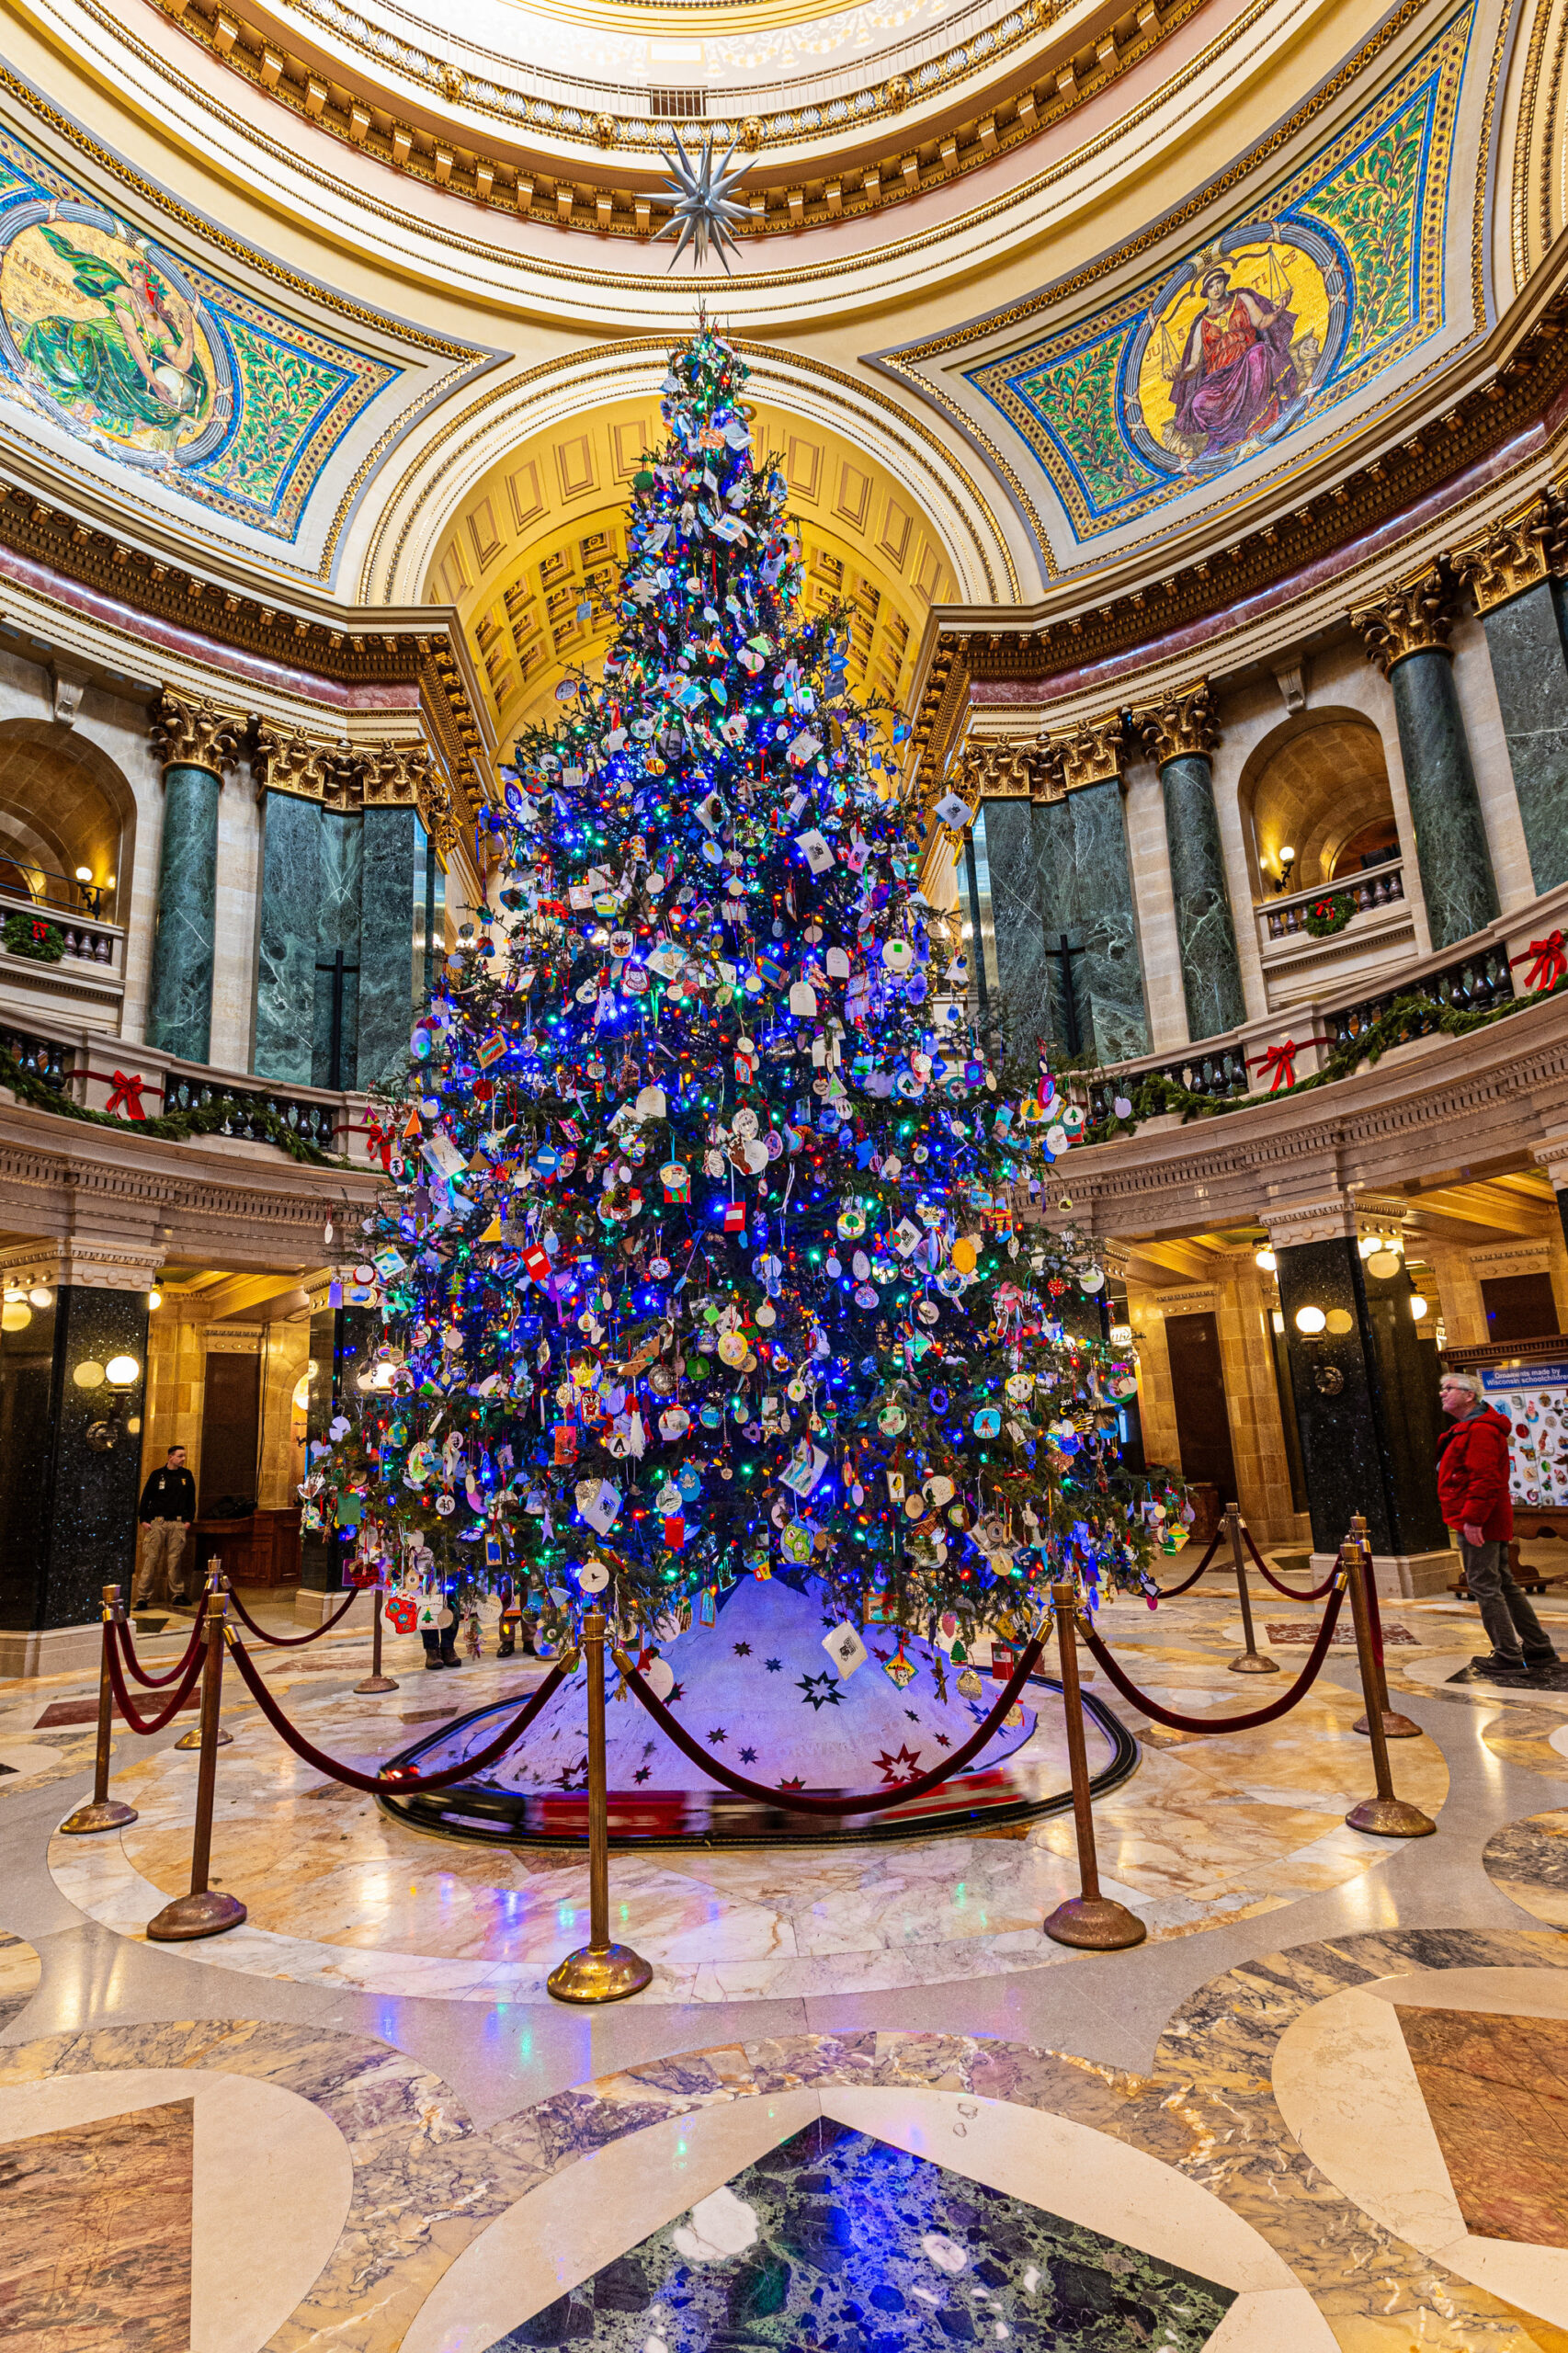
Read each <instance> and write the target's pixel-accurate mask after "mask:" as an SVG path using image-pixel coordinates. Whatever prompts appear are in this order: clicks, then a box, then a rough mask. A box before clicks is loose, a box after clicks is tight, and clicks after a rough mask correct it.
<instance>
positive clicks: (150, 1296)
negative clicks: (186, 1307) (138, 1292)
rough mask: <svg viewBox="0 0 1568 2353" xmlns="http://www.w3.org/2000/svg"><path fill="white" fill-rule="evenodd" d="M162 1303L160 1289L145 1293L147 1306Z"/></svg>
mask: <svg viewBox="0 0 1568 2353" xmlns="http://www.w3.org/2000/svg"><path fill="white" fill-rule="evenodd" d="M163 1303H164V1294H163V1292H162V1291H161V1290H150V1291H149V1292H148V1293H147V1304H148V1306H149V1307H162V1305H163Z"/></svg>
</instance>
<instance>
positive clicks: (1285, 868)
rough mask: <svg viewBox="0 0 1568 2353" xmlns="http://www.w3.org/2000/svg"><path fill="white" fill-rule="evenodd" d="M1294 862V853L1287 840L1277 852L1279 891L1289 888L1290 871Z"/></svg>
mask: <svg viewBox="0 0 1568 2353" xmlns="http://www.w3.org/2000/svg"><path fill="white" fill-rule="evenodd" d="M1295 863H1296V853H1295V851H1294V849H1292V847H1290V843H1289V842H1287V843H1286V844H1285V845H1284V847H1282V848H1281V850H1280V852H1279V888H1280V890H1281V891H1288V890H1289V889H1290V872H1291V869H1292V868H1293V867H1294V865H1295Z"/></svg>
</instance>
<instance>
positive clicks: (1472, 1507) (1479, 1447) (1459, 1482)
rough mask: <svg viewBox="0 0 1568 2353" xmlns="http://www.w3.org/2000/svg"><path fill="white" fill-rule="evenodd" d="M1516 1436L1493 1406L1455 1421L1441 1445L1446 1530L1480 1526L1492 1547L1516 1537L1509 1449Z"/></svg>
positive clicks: (1439, 1489) (1439, 1484)
mask: <svg viewBox="0 0 1568 2353" xmlns="http://www.w3.org/2000/svg"><path fill="white" fill-rule="evenodd" d="M1512 1436H1513V1432H1512V1430H1511V1429H1510V1427H1509V1426H1508V1424H1507V1423H1506V1421H1505V1420H1504V1418H1503V1416H1502V1415H1501V1414H1498V1413H1494V1411H1493V1409H1492V1407H1491V1406H1490V1405H1485V1406H1483V1408H1482V1410H1481V1412H1480V1413H1479V1414H1469V1415H1466V1416H1465V1418H1464V1420H1463V1421H1462V1422H1455V1423H1454V1424H1453V1426H1452V1427H1451V1428H1449V1429H1446V1430H1445V1431H1444V1432H1443V1435H1442V1437H1441V1438H1439V1439H1438V1440H1437V1500H1438V1502H1439V1503H1440V1504H1441V1506H1442V1507H1443V1524H1444V1526H1445V1527H1446V1528H1464V1527H1466V1526H1472V1525H1479V1527H1480V1529H1481V1533H1482V1536H1483V1539H1484V1540H1485V1541H1486V1542H1487V1543H1488V1544H1495V1543H1497V1542H1499V1541H1501V1542H1506V1540H1507V1539H1508V1538H1509V1537H1510V1536H1512V1534H1513V1532H1514V1506H1513V1504H1512V1503H1511V1502H1510V1500H1509V1496H1508V1445H1509V1440H1510V1438H1512Z"/></svg>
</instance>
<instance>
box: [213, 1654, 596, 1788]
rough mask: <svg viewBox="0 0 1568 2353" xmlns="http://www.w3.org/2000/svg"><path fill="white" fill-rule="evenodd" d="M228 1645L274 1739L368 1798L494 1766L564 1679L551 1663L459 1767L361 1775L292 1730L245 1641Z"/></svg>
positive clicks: (440, 1784) (436, 1784)
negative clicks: (492, 1733)
mask: <svg viewBox="0 0 1568 2353" xmlns="http://www.w3.org/2000/svg"><path fill="white" fill-rule="evenodd" d="M229 1646H230V1648H231V1649H232V1651H233V1654H234V1665H236V1666H237V1667H238V1668H239V1671H240V1679H241V1681H242V1682H243V1683H244V1687H245V1688H246V1690H247V1691H248V1692H249V1693H250V1695H251V1698H252V1699H254V1700H255V1701H256V1705H257V1707H258V1708H259V1709H260V1710H261V1712H262V1714H263V1715H264V1716H265V1717H266V1718H267V1722H268V1723H269V1724H270V1725H271V1726H272V1729H273V1731H274V1732H275V1733H277V1734H278V1739H279V1740H281V1741H283V1742H284V1743H285V1744H286V1745H287V1746H289V1747H290V1748H291V1749H292V1750H293V1752H294V1754H295V1756H298V1757H300V1758H301V1760H302V1761H303V1763H305V1764H307V1765H312V1766H313V1767H314V1768H315V1769H316V1771H317V1772H318V1773H325V1774H327V1775H328V1776H329V1777H330V1779H333V1780H335V1781H342V1782H344V1783H345V1784H346V1785H347V1788H349V1789H351V1790H369V1793H370V1794H371V1796H373V1797H374V1796H380V1795H381V1794H382V1793H383V1792H385V1791H391V1792H392V1794H393V1795H394V1796H397V1797H417V1796H418V1795H419V1793H420V1791H421V1790H446V1789H449V1788H450V1787H451V1785H452V1783H453V1782H454V1781H464V1780H467V1779H469V1778H470V1777H471V1775H472V1774H474V1773H480V1772H483V1769H484V1768H485V1766H486V1765H494V1762H495V1759H496V1758H497V1757H498V1756H505V1755H506V1751H507V1749H508V1748H511V1747H514V1746H515V1745H516V1744H517V1742H518V1741H519V1740H520V1739H521V1738H522V1736H523V1734H524V1733H526V1732H527V1730H528V1726H529V1725H530V1724H531V1723H532V1722H533V1720H534V1718H535V1717H536V1716H537V1715H538V1713H539V1711H540V1709H541V1708H542V1707H543V1705H544V1703H545V1701H546V1700H547V1699H550V1698H551V1697H552V1696H553V1694H554V1692H555V1691H556V1689H557V1688H558V1687H559V1686H560V1684H561V1683H562V1681H563V1679H564V1677H565V1668H564V1667H563V1666H552V1667H551V1670H550V1673H549V1674H548V1675H547V1676H546V1677H545V1678H544V1681H543V1682H542V1683H541V1684H540V1687H539V1689H538V1690H537V1691H535V1692H533V1693H532V1694H531V1695H530V1696H529V1698H528V1699H527V1700H526V1701H525V1702H524V1704H523V1705H522V1707H520V1708H519V1709H518V1711H517V1714H516V1715H515V1716H511V1717H509V1718H508V1719H507V1721H506V1724H505V1725H504V1726H503V1727H502V1729H501V1731H500V1732H499V1733H497V1734H496V1736H495V1738H494V1740H493V1741H491V1742H490V1744H489V1745H488V1746H487V1747H484V1748H480V1749H476V1750H475V1752H474V1754H473V1755H472V1756H465V1757H464V1758H463V1761H462V1763H461V1764H460V1765H449V1766H447V1767H446V1768H444V1769H443V1770H442V1771H441V1772H439V1773H415V1772H414V1771H413V1770H412V1769H411V1768H408V1767H406V1766H393V1767H392V1769H391V1771H390V1772H389V1771H388V1769H387V1768H385V1767H384V1766H383V1767H382V1768H381V1771H380V1772H379V1773H361V1772H359V1771H358V1770H357V1768H355V1767H354V1766H352V1765H340V1764H339V1763H338V1762H337V1759H336V1758H335V1757H334V1756H325V1755H324V1753H323V1751H322V1750H321V1749H319V1748H315V1747H312V1744H311V1743H310V1742H309V1741H308V1740H307V1739H306V1738H305V1737H304V1734H303V1733H299V1732H296V1731H295V1729H294V1727H293V1725H292V1724H291V1723H290V1722H289V1719H288V1717H287V1716H286V1715H285V1714H284V1713H283V1711H282V1709H281V1708H280V1707H279V1706H278V1702H277V1700H276V1699H274V1698H273V1696H272V1694H271V1692H270V1691H269V1690H268V1689H267V1686H266V1684H265V1683H264V1682H263V1681H262V1679H261V1677H260V1675H259V1674H258V1673H257V1672H256V1665H255V1663H254V1662H253V1661H252V1659H251V1658H250V1656H249V1654H247V1652H246V1650H245V1646H244V1643H242V1642H240V1641H239V1640H238V1639H237V1638H236V1637H235V1636H233V1635H231V1636H230V1640H229Z"/></svg>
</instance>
